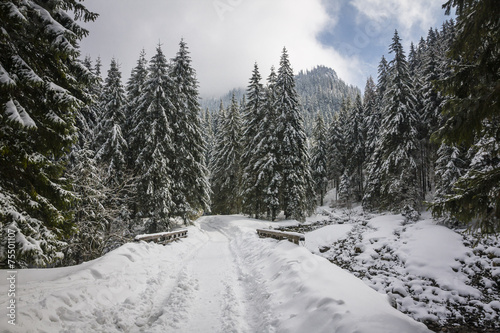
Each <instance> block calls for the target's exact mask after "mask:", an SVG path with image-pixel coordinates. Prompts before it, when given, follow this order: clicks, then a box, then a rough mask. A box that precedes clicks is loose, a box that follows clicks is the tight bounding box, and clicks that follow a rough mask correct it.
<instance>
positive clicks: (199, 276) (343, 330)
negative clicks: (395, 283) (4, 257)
mask: <svg viewBox="0 0 500 333" xmlns="http://www.w3.org/2000/svg"><path fill="white" fill-rule="evenodd" d="M269 225H270V223H269V222H263V221H256V220H252V219H247V218H243V217H241V216H211V217H204V218H202V219H200V220H199V221H197V224H196V226H192V227H189V237H188V238H186V239H183V240H181V241H179V242H175V243H172V244H169V245H167V246H162V245H158V244H151V243H144V242H141V243H130V244H125V245H124V246H122V247H120V248H118V249H116V250H115V251H113V252H111V253H108V254H107V255H105V256H104V257H102V258H99V259H97V260H94V261H91V262H88V263H85V264H82V265H78V266H74V267H66V268H59V269H46V270H20V271H19V273H18V283H17V295H16V297H17V325H16V326H11V325H8V324H7V320H5V318H6V314H5V311H6V310H5V307H3V306H2V308H3V310H2V311H1V312H0V315H1V317H0V332H36V333H41V332H148V333H149V332H187V333H189V332H194V333H195V332H317V333H320V332H325V333H326V332H338V333H352V332H358V333H367V332H370V333H377V332H380V333H391V332H394V333H396V332H398V333H399V332H408V333H411V332H428V331H427V330H426V328H425V326H424V325H422V324H419V323H417V322H415V321H413V320H412V319H410V318H408V317H407V316H405V315H403V314H401V313H400V312H398V311H396V310H395V309H393V308H392V307H391V306H390V305H389V303H388V301H387V299H385V298H384V297H383V296H382V295H380V294H378V293H377V292H375V291H374V290H372V289H370V288H369V287H367V286H366V285H365V284H364V283H363V282H362V281H360V280H359V279H357V278H355V277H353V276H352V275H351V274H349V273H347V272H345V271H343V270H341V269H340V268H338V267H336V266H335V265H332V264H330V263H329V262H328V261H326V260H325V259H323V258H320V257H318V256H316V255H313V254H311V253H310V252H309V251H308V250H307V249H305V248H304V247H299V246H297V245H295V244H292V243H289V242H287V241H281V242H277V241H275V240H271V239H260V238H258V237H257V235H256V233H255V229H256V228H267V227H269ZM0 278H1V279H0V289H5V287H6V286H7V284H6V282H5V280H6V279H4V278H3V276H2V277H0ZM6 297H7V293H0V304H2V305H3V304H6V303H5V302H6V301H7V298H6ZM1 318H4V319H3V320H2V319H1Z"/></svg>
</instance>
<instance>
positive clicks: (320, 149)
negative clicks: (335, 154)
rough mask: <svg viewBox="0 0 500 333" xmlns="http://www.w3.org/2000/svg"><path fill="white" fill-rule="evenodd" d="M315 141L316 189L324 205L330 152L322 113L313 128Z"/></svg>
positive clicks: (313, 151)
mask: <svg viewBox="0 0 500 333" xmlns="http://www.w3.org/2000/svg"><path fill="white" fill-rule="evenodd" d="M313 138H314V143H313V147H312V150H311V163H310V164H311V169H312V177H313V181H314V189H315V193H316V197H317V198H318V202H319V204H320V205H321V206H323V199H324V197H325V194H326V189H327V186H328V172H327V167H328V166H327V164H328V158H327V157H328V154H327V141H326V138H327V129H326V127H325V122H324V121H323V117H322V116H321V113H319V112H318V115H317V116H316V124H315V126H314V130H313Z"/></svg>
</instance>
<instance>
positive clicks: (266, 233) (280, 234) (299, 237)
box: [257, 229, 306, 245]
mask: <svg viewBox="0 0 500 333" xmlns="http://www.w3.org/2000/svg"><path fill="white" fill-rule="evenodd" d="M257 234H258V235H259V237H260V238H262V237H270V238H274V239H278V240H282V239H287V240H289V241H290V242H292V243H295V244H297V245H299V242H300V241H305V240H306V238H305V236H304V234H300V233H298V232H285V231H277V230H269V229H257Z"/></svg>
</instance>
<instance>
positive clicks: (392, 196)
mask: <svg viewBox="0 0 500 333" xmlns="http://www.w3.org/2000/svg"><path fill="white" fill-rule="evenodd" d="M389 51H390V52H391V53H394V59H393V60H391V62H390V63H389V71H388V77H387V78H388V80H387V90H386V91H385V93H384V98H383V105H384V109H383V113H382V123H381V127H380V134H379V138H378V140H377V145H376V149H375V152H374V155H373V157H372V158H376V159H377V160H376V161H374V162H372V168H371V169H370V170H369V172H373V174H372V175H371V179H372V180H373V179H374V178H376V179H380V197H379V198H378V200H377V201H378V204H377V203H376V202H374V201H372V204H374V206H375V207H378V208H379V209H389V210H392V211H398V212H400V211H402V210H403V208H404V207H405V206H408V207H411V208H412V209H414V210H418V208H420V204H421V195H420V192H419V186H418V178H417V172H418V165H419V161H418V146H419V145H418V137H417V135H418V132H417V126H418V118H417V114H416V110H415V101H414V96H413V95H412V91H413V87H412V82H411V78H410V76H409V70H408V63H407V61H406V56H405V54H404V51H403V47H402V45H401V40H400V38H399V35H398V33H397V31H396V32H395V33H394V37H393V42H392V44H391V45H390V47H389ZM378 166H380V167H378ZM368 189H369V190H370V191H374V190H376V189H374V188H371V187H369V188H367V190H368ZM368 195H370V196H371V198H373V193H369V194H368Z"/></svg>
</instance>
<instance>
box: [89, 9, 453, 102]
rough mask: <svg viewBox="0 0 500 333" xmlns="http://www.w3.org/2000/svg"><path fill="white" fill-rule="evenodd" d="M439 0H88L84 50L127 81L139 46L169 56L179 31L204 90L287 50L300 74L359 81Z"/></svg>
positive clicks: (427, 20) (413, 33) (265, 69)
mask: <svg viewBox="0 0 500 333" xmlns="http://www.w3.org/2000/svg"><path fill="white" fill-rule="evenodd" d="M442 2H444V0H441V1H439V0H417V1H415V0H105V1H103V0H85V5H86V6H87V8H88V9H89V10H92V11H94V12H97V13H99V14H100V16H99V18H98V19H97V21H95V22H92V23H89V24H85V27H86V28H87V29H88V30H89V31H90V35H89V36H88V37H87V38H85V39H84V40H83V41H82V42H81V51H82V55H90V56H91V57H92V58H94V59H95V58H96V57H97V56H100V57H101V59H102V62H103V65H104V68H103V69H104V71H106V70H107V67H108V65H109V63H110V61H111V58H113V57H115V58H116V59H117V60H118V61H119V63H120V64H121V69H122V72H123V78H124V81H125V80H126V79H127V78H128V77H129V75H130V71H131V70H132V68H133V67H134V66H135V64H136V62H137V58H138V56H139V53H140V51H141V49H143V48H144V49H145V50H146V53H147V57H148V58H150V57H151V56H152V55H153V54H154V52H155V48H156V46H157V45H158V44H159V43H161V45H162V49H163V52H164V53H165V54H166V56H167V57H169V58H172V57H174V56H175V53H176V52H177V49H178V44H179V41H180V39H181V38H184V40H185V41H186V43H187V45H188V47H189V49H190V51H191V57H192V59H193V66H194V68H195V69H196V71H197V77H198V81H199V83H200V92H201V94H202V96H206V97H208V96H217V95H222V94H224V93H226V92H227V91H228V90H229V89H231V88H234V87H246V85H247V82H248V79H249V78H250V76H251V72H252V69H253V64H254V63H255V62H257V63H258V65H259V68H260V70H261V74H262V75H263V77H264V78H265V77H267V75H268V73H269V69H270V67H271V66H272V65H274V66H276V67H277V66H278V65H279V58H280V55H281V50H282V48H283V47H284V46H285V47H286V48H287V49H288V53H289V55H290V60H291V63H292V66H293V68H294V70H295V71H296V72H298V71H299V70H302V69H311V68H312V67H314V66H316V65H325V66H329V67H331V68H333V69H334V70H335V71H336V72H337V74H338V75H339V77H340V78H342V79H343V80H344V81H346V82H348V83H350V84H353V85H357V86H359V87H360V88H363V87H364V85H365V82H366V78H367V77H368V76H369V75H373V76H374V77H376V73H377V65H378V62H379V61H380V58H381V56H382V54H386V53H387V47H388V45H389V44H390V42H391V38H392V36H393V34H394V29H398V31H399V33H400V36H401V37H402V38H403V42H404V44H405V47H408V46H409V43H410V41H412V40H413V41H414V42H418V40H419V39H420V36H425V35H426V34H427V31H428V29H429V28H430V27H439V26H441V24H442V22H443V20H445V19H446V17H445V16H444V15H443V10H442V9H441V5H442Z"/></svg>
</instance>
